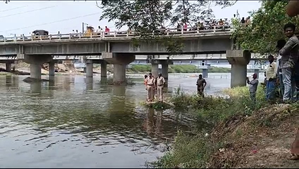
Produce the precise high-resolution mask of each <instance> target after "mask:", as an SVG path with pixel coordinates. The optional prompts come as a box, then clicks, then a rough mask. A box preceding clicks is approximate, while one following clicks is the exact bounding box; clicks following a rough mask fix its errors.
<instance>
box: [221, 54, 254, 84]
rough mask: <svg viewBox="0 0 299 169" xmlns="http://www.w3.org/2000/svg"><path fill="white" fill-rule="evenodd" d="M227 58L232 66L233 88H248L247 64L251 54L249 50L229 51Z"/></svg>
mask: <svg viewBox="0 0 299 169" xmlns="http://www.w3.org/2000/svg"><path fill="white" fill-rule="evenodd" d="M226 57H227V60H228V62H229V63H230V64H231V87H237V86H246V77H247V64H248V63H249V61H250V59H251V53H250V52H249V51H247V50H227V51H226Z"/></svg>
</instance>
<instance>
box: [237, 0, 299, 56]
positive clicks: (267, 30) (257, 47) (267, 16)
mask: <svg viewBox="0 0 299 169" xmlns="http://www.w3.org/2000/svg"><path fill="white" fill-rule="evenodd" d="M287 3H288V0H263V1H262V6H261V8H260V9H259V10H257V11H253V12H251V23H252V24H250V25H248V26H246V27H245V26H243V25H240V22H239V19H240V18H238V19H237V20H235V21H234V22H233V25H234V28H235V31H234V33H233V38H235V39H236V41H237V43H238V44H239V45H240V47H241V48H243V49H249V50H251V51H253V52H254V53H261V54H266V53H272V52H275V45H276V41H277V40H279V39H283V38H285V36H284V34H283V26H284V25H285V24H286V23H288V22H292V23H295V24H296V25H297V26H299V18H298V17H294V18H290V17H288V16H287V15H286V13H285V6H286V5H287Z"/></svg>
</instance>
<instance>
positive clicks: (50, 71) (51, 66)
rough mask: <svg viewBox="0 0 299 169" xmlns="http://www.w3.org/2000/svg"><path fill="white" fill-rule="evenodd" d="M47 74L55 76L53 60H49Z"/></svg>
mask: <svg viewBox="0 0 299 169" xmlns="http://www.w3.org/2000/svg"><path fill="white" fill-rule="evenodd" d="M48 64H49V76H55V62H49V63H48Z"/></svg>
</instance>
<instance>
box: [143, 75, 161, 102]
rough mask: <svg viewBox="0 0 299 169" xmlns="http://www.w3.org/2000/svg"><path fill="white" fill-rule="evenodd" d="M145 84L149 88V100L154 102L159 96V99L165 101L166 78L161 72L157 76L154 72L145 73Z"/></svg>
mask: <svg viewBox="0 0 299 169" xmlns="http://www.w3.org/2000/svg"><path fill="white" fill-rule="evenodd" d="M144 85H145V89H146V90H147V98H146V101H147V102H153V101H154V100H155V98H158V99H159V101H163V88H164V85H165V79H164V77H163V76H162V74H161V73H160V74H159V75H158V76H157V77H154V76H153V74H152V73H149V74H148V75H144Z"/></svg>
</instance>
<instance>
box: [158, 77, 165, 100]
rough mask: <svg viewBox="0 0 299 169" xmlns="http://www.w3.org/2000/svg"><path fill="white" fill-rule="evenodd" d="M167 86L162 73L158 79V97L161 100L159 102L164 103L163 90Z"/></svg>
mask: <svg viewBox="0 0 299 169" xmlns="http://www.w3.org/2000/svg"><path fill="white" fill-rule="evenodd" d="M164 84H165V79H164V77H163V76H162V74H161V73H160V74H159V76H158V78H157V96H158V98H159V101H163V88H164Z"/></svg>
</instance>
